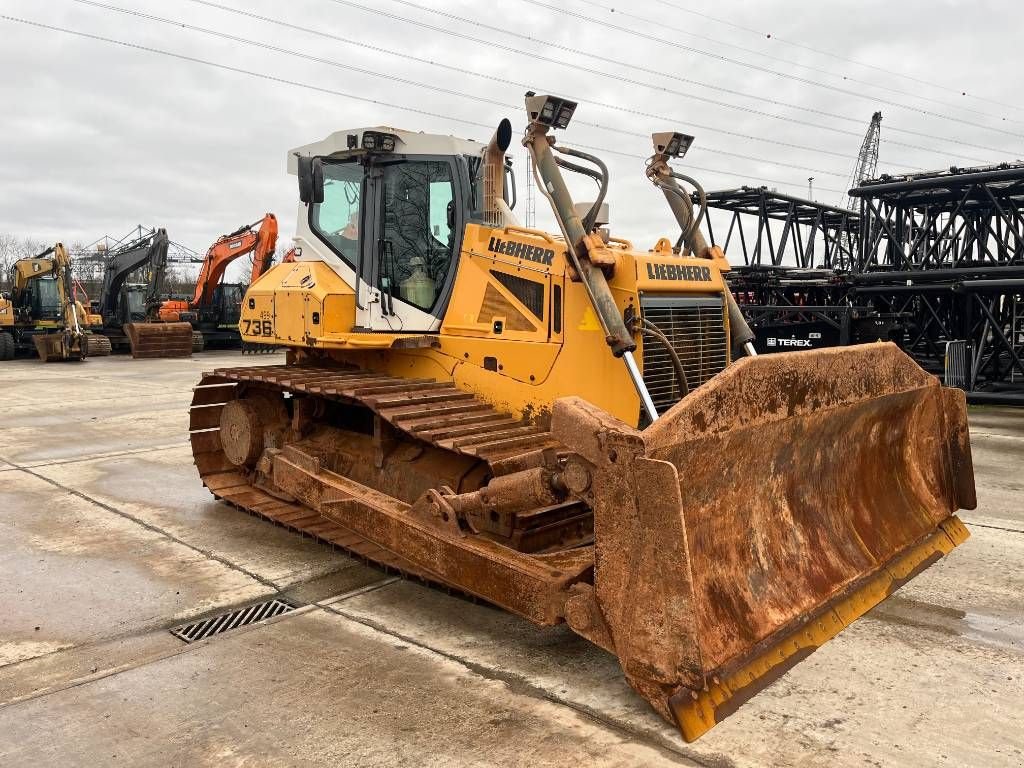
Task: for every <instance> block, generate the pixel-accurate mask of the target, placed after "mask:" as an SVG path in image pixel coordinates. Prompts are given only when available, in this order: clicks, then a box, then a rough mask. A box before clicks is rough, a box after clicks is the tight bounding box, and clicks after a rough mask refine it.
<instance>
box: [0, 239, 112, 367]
mask: <svg viewBox="0 0 1024 768" xmlns="http://www.w3.org/2000/svg"><path fill="white" fill-rule="evenodd" d="M11 271H12V280H11V283H12V287H11V294H10V296H9V297H8V298H0V359H2V360H10V359H12V358H13V357H14V356H15V354H16V352H17V351H18V349H19V347H25V348H28V349H31V348H32V346H35V349H36V351H37V352H38V353H39V357H40V358H41V359H42V360H44V361H47V362H50V361H54V360H84V359H85V358H86V357H87V356H88V355H89V353H90V339H91V334H90V333H88V332H87V331H86V326H87V325H88V323H89V322H90V321H91V320H92V319H93V318H92V316H90V315H89V314H88V313H87V310H86V309H85V308H84V306H83V305H82V304H81V302H78V301H76V300H75V296H74V288H73V286H74V281H73V279H72V276H71V259H70V257H69V256H68V252H67V249H66V248H65V247H64V245H63V244H62V243H57V244H56V245H54V246H52V247H51V248H47V249H46V250H45V251H43V252H42V253H40V254H38V255H37V256H34V257H31V258H26V259H19V260H18V261H16V262H15V263H14V266H13V268H12V270H11ZM103 341H105V340H103ZM100 346H102V342H101V344H100V345H98V346H97V350H98V352H97V353H98V354H104V351H103V350H102V349H100ZM105 350H106V351H105V353H106V354H109V352H110V348H109V346H106V348H105Z"/></svg>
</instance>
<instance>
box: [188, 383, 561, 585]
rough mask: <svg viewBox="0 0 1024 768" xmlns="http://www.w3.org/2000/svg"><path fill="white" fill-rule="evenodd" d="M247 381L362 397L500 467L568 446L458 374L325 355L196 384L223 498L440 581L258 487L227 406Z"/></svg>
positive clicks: (195, 444)
mask: <svg viewBox="0 0 1024 768" xmlns="http://www.w3.org/2000/svg"><path fill="white" fill-rule="evenodd" d="M240 385H256V386H258V387H259V388H260V389H262V390H267V389H271V390H276V391H279V392H281V393H291V394H301V395H304V396H315V397H319V398H323V399H325V400H332V401H338V402H342V403H348V404H353V405H361V406H363V407H365V408H368V409H370V410H371V411H372V412H373V413H374V414H375V415H377V416H379V417H380V418H382V419H383V420H385V421H386V422H387V423H389V424H390V425H391V426H392V427H394V428H395V429H397V430H398V431H400V432H401V433H404V434H405V435H406V436H408V438H410V439H411V440H413V441H415V442H419V443H423V444H428V445H432V446H435V447H437V448H440V449H443V450H446V451H450V452H452V453H456V454H462V455H464V456H471V457H474V458H477V459H481V460H483V461H486V462H487V464H488V466H489V471H490V473H491V474H492V475H494V476H497V475H501V474H505V473H507V472H511V471H515V470H517V469H520V468H522V467H524V466H530V465H531V464H535V463H538V462H539V457H540V456H541V455H542V453H543V452H544V451H545V450H551V449H554V450H556V451H557V450H560V449H561V450H564V448H562V446H561V445H560V444H559V443H558V441H556V440H555V439H554V438H553V437H552V435H551V432H550V431H549V430H547V429H546V428H544V427H541V426H537V425H533V424H529V423H528V422H526V421H525V420H523V419H516V418H514V417H511V416H508V415H507V414H503V413H501V412H499V411H498V410H496V409H495V408H493V407H492V406H491V405H489V404H487V403H485V402H483V401H481V400H479V399H478V398H476V397H475V396H473V395H472V394H470V393H467V392H463V391H461V390H459V389H457V388H456V387H455V386H454V385H453V384H451V383H450V382H437V381H433V380H429V379H401V378H397V377H393V376H388V375H386V374H379V373H374V372H371V371H367V370H352V369H341V368H337V367H328V366H315V365H278V366H256V367H242V368H222V369H217V370H215V371H212V372H209V373H206V374H204V375H203V378H202V380H201V381H200V382H199V385H198V386H197V387H196V388H195V390H194V393H193V398H192V405H191V408H190V411H189V430H190V433H191V434H190V437H191V444H192V453H193V457H194V459H195V464H196V467H197V469H198V470H199V475H200V477H201V479H202V481H203V484H204V485H205V486H206V487H207V488H208V489H209V490H210V492H211V493H213V495H214V496H215V497H216V498H217V499H220V500H222V501H224V502H227V503H228V504H231V505H232V506H234V507H236V508H238V509H241V510H244V511H246V512H248V513H250V514H252V515H256V516H258V517H261V518H263V519H265V520H268V521H271V522H274V523H277V524H279V525H282V526H284V527H286V528H288V529H291V530H293V531H297V532H299V533H302V534H306V535H309V536H312V537H314V538H316V539H319V540H321V541H323V542H325V543H328V544H331V545H332V546H337V547H341V548H343V549H345V550H347V551H348V552H349V553H351V554H352V555H355V556H356V557H359V558H362V559H364V560H371V561H373V562H375V563H377V564H379V565H381V566H384V567H385V568H386V569H393V570H396V571H399V572H401V573H403V574H406V575H411V576H416V577H419V578H422V579H426V580H430V581H433V582H439V581H440V580H439V579H438V578H437V577H436V575H428V574H426V573H424V572H422V571H421V570H420V569H418V568H417V567H416V566H415V565H414V564H413V563H411V562H410V561H408V560H406V559H405V558H403V557H401V556H400V555H397V554H395V553H394V552H391V551H390V550H387V549H384V548H383V547H380V546H378V545H377V544H375V543H373V542H371V541H368V540H367V539H365V538H363V537H362V536H360V535H358V534H356V533H354V532H353V531H351V530H349V529H347V528H345V527H344V526H342V525H339V524H338V523H337V522H335V521H332V520H328V519H327V518H325V517H324V516H322V515H321V514H319V513H317V512H316V511H314V510H312V509H310V508H309V507H307V506H305V505H303V504H301V503H296V502H290V501H285V500H282V499H280V498H278V497H276V496H274V495H272V494H270V493H268V492H266V491H264V490H261V489H260V488H257V487H255V486H254V485H253V484H252V482H251V475H250V473H248V472H247V471H246V470H245V469H244V468H240V467H238V466H236V465H234V464H232V463H231V462H230V461H229V460H228V458H227V457H226V456H225V453H224V450H223V446H222V444H221V439H220V416H221V411H222V410H223V408H224V405H225V404H226V403H227V402H229V401H231V400H233V399H235V398H236V397H237V395H238V392H239V386H240ZM440 583H442V584H445V582H443V581H440ZM446 586H450V587H455V588H458V585H454V584H446Z"/></svg>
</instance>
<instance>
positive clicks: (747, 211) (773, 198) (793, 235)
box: [707, 187, 860, 270]
mask: <svg viewBox="0 0 1024 768" xmlns="http://www.w3.org/2000/svg"><path fill="white" fill-rule="evenodd" d="M707 197H708V205H709V206H710V207H711V208H715V209H717V210H721V211H729V212H730V213H731V214H732V216H731V217H730V219H729V226H728V228H727V229H726V232H725V239H724V241H723V242H722V247H723V248H724V249H725V250H726V251H728V252H729V253H730V255H731V256H732V257H733V259H734V260H735V258H736V255H737V253H739V254H740V255H742V256H743V263H744V264H745V265H746V266H755V267H760V266H766V265H767V266H774V267H777V266H780V265H784V264H791V265H793V266H797V267H800V268H802V269H840V270H843V269H848V268H850V267H851V266H852V265H853V263H854V262H855V260H856V255H857V238H858V236H859V233H860V216H859V214H858V213H857V212H855V211H849V210H846V209H845V208H837V207H835V206H831V205H825V204H824V203H817V202H813V201H811V200H804V199H803V198H799V197H792V196H791V195H783V194H781V193H779V192H776V191H774V190H770V189H768V187H739V188H738V189H727V190H722V191H719V192H709V193H708V196H707ZM709 228H711V224H710V220H709ZM711 239H712V241H714V240H715V232H714V230H713V229H712V231H711Z"/></svg>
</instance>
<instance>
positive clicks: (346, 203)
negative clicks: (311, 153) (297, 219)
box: [310, 163, 363, 266]
mask: <svg viewBox="0 0 1024 768" xmlns="http://www.w3.org/2000/svg"><path fill="white" fill-rule="evenodd" d="M362 183H363V168H362V166H361V165H359V164H358V163H326V164H325V165H324V201H323V202H322V203H318V204H316V205H314V206H312V211H311V213H310V224H311V226H312V227H313V230H314V231H315V232H316V233H317V234H318V235H320V237H322V238H323V239H324V240H325V241H327V243H328V244H329V245H330V246H332V247H333V249H334V250H335V251H337V252H338V253H339V254H341V256H342V257H343V258H344V259H345V261H347V262H348V263H349V265H350V266H354V265H355V264H356V262H357V261H358V258H359V221H360V218H359V217H360V203H361V197H362Z"/></svg>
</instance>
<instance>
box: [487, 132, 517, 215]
mask: <svg viewBox="0 0 1024 768" xmlns="http://www.w3.org/2000/svg"><path fill="white" fill-rule="evenodd" d="M511 143H512V123H511V122H509V120H508V118H504V119H503V120H502V121H501V122H500V123H498V127H497V129H496V130H495V131H494V135H493V136H491V140H490V141H489V142H487V148H486V149H484V167H483V175H484V221H485V222H487V223H488V224H490V225H492V226H495V227H500V226H501V225H502V222H503V221H504V215H503V212H502V206H501V203H502V202H504V199H505V195H504V191H503V190H504V188H505V150H506V149H508V146H509V144H511Z"/></svg>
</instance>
